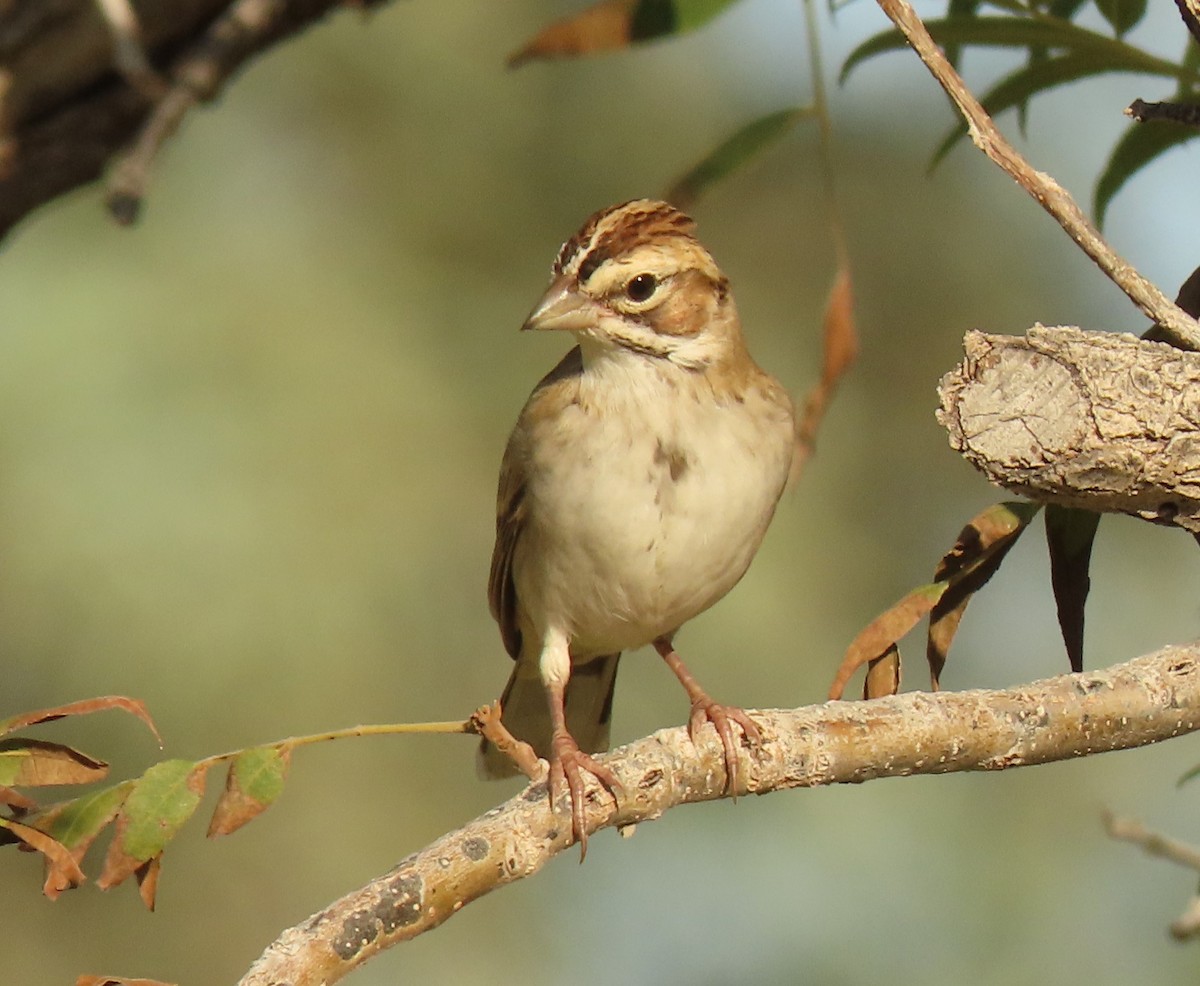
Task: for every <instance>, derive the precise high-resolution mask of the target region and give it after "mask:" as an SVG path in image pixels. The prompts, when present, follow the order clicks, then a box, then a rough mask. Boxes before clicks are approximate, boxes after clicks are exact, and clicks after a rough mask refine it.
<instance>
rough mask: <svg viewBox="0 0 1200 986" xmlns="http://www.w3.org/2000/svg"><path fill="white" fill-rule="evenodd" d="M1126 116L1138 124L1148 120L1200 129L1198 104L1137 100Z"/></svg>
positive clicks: (1131, 105)
mask: <svg viewBox="0 0 1200 986" xmlns="http://www.w3.org/2000/svg"><path fill="white" fill-rule="evenodd" d="M1125 115H1126V116H1130V117H1133V119H1134V120H1136V121H1137V122H1138V123H1145V122H1146V121H1147V120H1166V121H1168V122H1169V123H1181V124H1183V125H1184V126H1187V127H1200V104H1198V103H1147V102H1146V101H1145V100H1144V99H1135V100H1134V101H1133V102H1132V103H1130V104H1129V106H1128V107H1127V108H1126V110H1125Z"/></svg>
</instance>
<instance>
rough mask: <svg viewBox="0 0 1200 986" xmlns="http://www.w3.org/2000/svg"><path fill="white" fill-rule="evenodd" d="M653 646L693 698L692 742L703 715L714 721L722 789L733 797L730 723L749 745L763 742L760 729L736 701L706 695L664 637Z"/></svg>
mask: <svg viewBox="0 0 1200 986" xmlns="http://www.w3.org/2000/svg"><path fill="white" fill-rule="evenodd" d="M654 649H655V650H656V651H658V653H659V656H660V657H661V658H662V659H663V660H664V661H666V662H667V667H669V668H670V669H671V670H672V671H674V672H675V677H676V678H678V679H679V683H680V684H681V685H683V687H684V690H685V691H686V692H687V693H688V698H690V699H691V700H692V714H691V716H690V717H689V718H688V735H689V736H691V737H692V741H693V742H695V739H696V730H697V729H699V728H700V727H701V726H702V725H703V724H704V721H705V720H706V719H707V720H708V721H709V722H711V723H712V724H713V727H714V728H715V729H716V731H717V735H718V736H719V737H721V746H723V747H724V749H725V779H726V780H725V789H726V790H727V791H728V792H729V793H730V794H731V795H733V797H735V798H736V797H737V793H738V777H737V762H738V761H737V744H736V742H735V740H734V737H733V727H732V726H731V725H730V724H731V723H734V722H736V723H737V724H738V725H739V726H740V727H741V729H742V734H743V735H744V736H745V737H746V741H747V742H748V743H749V744H750V746H752V747H754V746H758V744H759V743H761V742H762V733H760V732H759V730H758V726H756V725H755V724H754V721H753V720H752V719H751V718H750V717H749V716H748V715H746V713H745V711H744V710H742V709H739V708H738V707H737V706H735V705H721V704H720V703H718V702H714V701H713V700H712V699H711V698H710V697H709V695H708V692H706V691H705V690H704V689H703V688H701V687H700V683H699V682H698V681H697V680H696V679H695V677H694V676H693V675H692V672H691V671H689V670H688V669H687V665H685V664H684V663H683V659H682V658H681V657H680V656H679V654H677V653H676V651H675V648H674V646H672V644H671V641H670V640H669V639H668V638H667V637H659V638H658V640H656V641H654Z"/></svg>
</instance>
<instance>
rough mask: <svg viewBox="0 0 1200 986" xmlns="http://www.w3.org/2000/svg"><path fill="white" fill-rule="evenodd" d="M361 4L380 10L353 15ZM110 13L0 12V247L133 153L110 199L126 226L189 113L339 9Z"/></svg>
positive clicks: (42, 8) (92, 3)
mask: <svg viewBox="0 0 1200 986" xmlns="http://www.w3.org/2000/svg"><path fill="white" fill-rule="evenodd" d="M371 2H378V0H362V5H369V3H371ZM120 6H121V5H115V6H114V5H112V4H110V3H109V2H108V0H103V5H101V2H100V0H57V2H54V3H48V2H47V0H10V2H9V3H8V4H2V5H0V11H3V13H0V236H2V235H3V234H4V233H6V232H7V231H8V230H9V229H11V228H12V226H13V225H14V224H15V223H17V222H18V221H19V220H20V219H22V218H23V217H24V216H26V215H28V214H29V213H30V212H31V211H32V210H33V209H35V208H37V207H38V206H39V205H42V204H43V203H45V202H48V201H50V200H51V199H53V198H55V197H57V196H59V195H61V194H63V193H64V192H67V191H69V190H70V189H72V188H75V187H77V186H79V185H82V184H84V183H86V182H89V181H93V180H94V179H96V178H98V177H99V176H100V175H102V174H103V173H104V172H105V170H106V169H108V168H109V167H110V166H111V165H112V164H113V163H114V161H115V160H116V158H117V156H118V155H119V154H120V153H121V152H122V151H123V150H124V149H125V148H126V147H128V146H129V145H131V144H132V148H133V149H132V151H131V152H130V155H129V157H128V158H126V163H125V164H124V166H123V167H122V169H121V173H120V175H119V176H118V178H117V181H118V187H117V188H116V189H115V190H114V195H113V204H114V207H115V208H116V209H117V211H118V212H119V213H120V214H122V215H123V216H125V217H127V218H128V217H129V216H130V214H131V213H132V212H134V211H136V203H137V201H138V199H139V197H140V194H141V191H142V189H143V187H144V184H145V177H146V173H147V169H148V167H149V162H150V160H151V159H152V158H153V156H154V152H155V151H156V150H157V148H158V147H159V146H160V145H161V144H162V142H163V140H165V139H166V137H168V136H169V135H170V134H171V133H172V132H173V131H174V129H175V128H176V127H177V126H178V124H179V122H180V120H181V119H182V117H183V115H184V114H185V113H186V111H187V109H188V108H190V107H191V106H192V105H194V104H195V103H196V102H200V101H204V100H207V99H211V98H212V97H213V96H215V95H216V94H217V93H218V92H219V91H220V89H221V87H222V86H223V85H224V83H225V82H226V81H228V79H229V78H230V76H231V75H232V74H233V73H234V72H235V71H236V70H237V69H238V68H239V67H240V66H241V65H242V64H243V63H244V62H245V61H246V60H247V59H248V58H250V57H251V56H253V55H255V54H257V53H259V52H261V51H264V50H266V49H268V48H269V47H271V46H272V45H273V44H275V43H276V42H278V41H279V40H280V39H282V38H284V37H287V36H289V35H291V34H294V33H296V32H298V31H299V30H301V29H302V28H304V27H306V26H307V25H309V24H311V23H312V22H314V21H315V20H317V19H318V18H320V17H322V16H323V15H325V14H326V13H327V12H328V11H330V10H331V9H334V8H338V7H341V6H342V4H341V3H340V2H339V0H233V2H230V0H133V2H132V3H131V4H126V5H124V6H126V7H132V11H133V14H134V15H135V16H136V24H135V25H130V24H128V23H127V22H125V21H123V20H122V19H121V17H120V16H119V7H120ZM114 11H118V13H116V14H114ZM139 45H140V48H141V52H142V55H143V56H144V59H143V60H144V61H145V63H147V64H149V65H150V66H152V67H153V68H154V69H155V70H156V71H157V73H158V74H159V75H160V76H161V77H163V78H164V79H165V80H166V82H167V85H166V87H163V88H162V89H161V92H160V94H159V95H158V96H157V98H155V97H154V96H152V95H148V93H153V92H155V91H156V89H155V87H153V86H147V85H146V84H144V83H145V82H146V79H147V77H146V76H145V74H144V73H138V72H137V71H136V68H133V69H131V66H136V65H137V62H138V55H137V54H134V52H136V50H137V46H139ZM118 52H120V53H121V54H120V55H118ZM131 76H132V77H133V81H134V83H135V84H131V82H130V77H131Z"/></svg>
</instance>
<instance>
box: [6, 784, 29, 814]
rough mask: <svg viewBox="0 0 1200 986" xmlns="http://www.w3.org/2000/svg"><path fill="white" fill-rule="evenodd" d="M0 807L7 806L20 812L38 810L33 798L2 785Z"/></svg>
mask: <svg viewBox="0 0 1200 986" xmlns="http://www.w3.org/2000/svg"><path fill="white" fill-rule="evenodd" d="M0 805H7V806H8V807H9V808H16V809H17V810H18V811H33V810H34V809H36V808H37V802H36V801H34V800H33V798H29V797H26V796H25V795H24V794H22V793H21V792H20V791H14V790H13V789H12V788H11V787H5V786H4V785H3V784H0Z"/></svg>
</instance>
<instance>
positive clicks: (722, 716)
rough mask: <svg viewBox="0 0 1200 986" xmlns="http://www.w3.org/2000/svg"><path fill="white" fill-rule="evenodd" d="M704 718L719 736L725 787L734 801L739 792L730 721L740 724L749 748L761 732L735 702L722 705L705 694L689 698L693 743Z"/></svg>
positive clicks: (754, 743) (757, 741)
mask: <svg viewBox="0 0 1200 986" xmlns="http://www.w3.org/2000/svg"><path fill="white" fill-rule="evenodd" d="M705 720H707V721H708V722H711V723H712V724H713V728H714V729H715V730H716V731H717V735H718V736H719V737H720V738H721V746H722V747H723V748H724V750H725V790H727V791H728V792H729V794H730V796H731V797H732V798H733V800H735V801H736V800H737V795H738V757H737V741H736V739H735V738H734V735H733V727H732V725H730V724H731V723H734V722H736V723H737V724H738V726H740V727H741V730H742V735H743V736H745V737H746V742H747V743H748V744H749V745H750V746H751V747H752V748H754V747H757V746H758V745H759V744H760V743H762V733H761V732H760V731H759V728H758V726H757V725H756V724H755V722H754V720H753V719H751V718H750V717H749V716H748V715H746V712H745V710H744V709H740V708H738V707H737V706H736V705H721V704H720V703H719V702H714V701H713V700H712V699H710V698H708V697H707V696H705V697H704V698H697V699H694V700H693V702H692V714H691V716H690V717H689V718H688V736H690V737H691V740H692V742H693V743H695V742H696V730H698V729H699V728H700V727H701V726H703V725H704V723H705Z"/></svg>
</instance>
